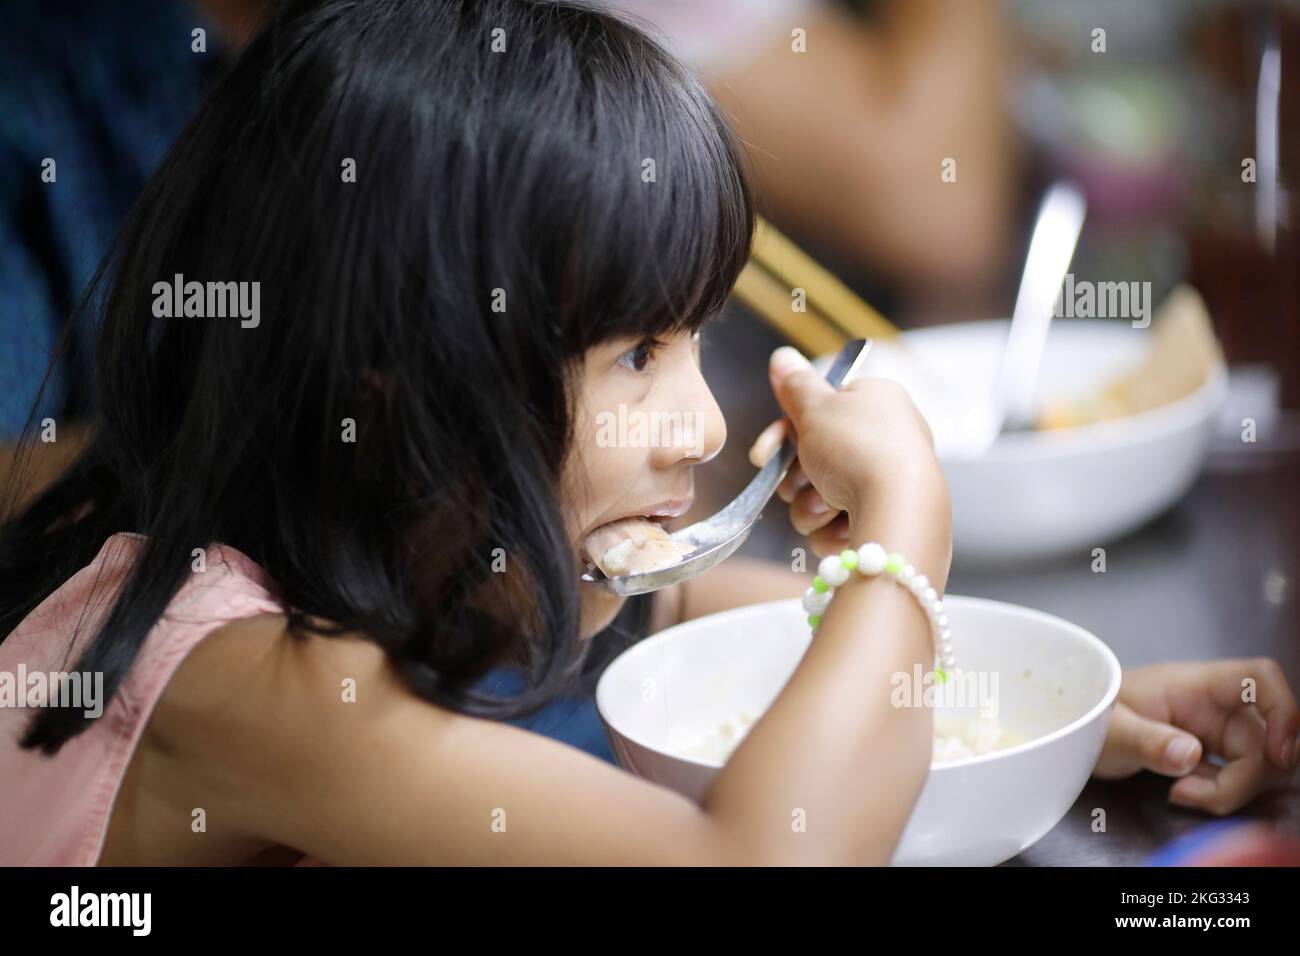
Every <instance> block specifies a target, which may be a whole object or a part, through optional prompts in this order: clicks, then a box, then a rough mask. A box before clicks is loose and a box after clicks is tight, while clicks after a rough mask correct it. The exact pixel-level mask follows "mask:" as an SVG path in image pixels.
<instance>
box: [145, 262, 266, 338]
mask: <svg viewBox="0 0 1300 956" xmlns="http://www.w3.org/2000/svg"><path fill="white" fill-rule="evenodd" d="M153 295H154V299H153V314H154V316H155V317H156V318H159V319H179V318H182V317H184V318H199V319H226V318H235V317H238V318H239V320H240V322H239V325H240V328H244V329H255V328H257V327H258V325H260V324H261V322H262V309H261V304H262V283H260V282H186V281H185V276H183V275H181V274H180V273H179V272H178V273H176V276H175V277H174V278H173V279H172V281H171V282H155V283H154V284H153Z"/></svg>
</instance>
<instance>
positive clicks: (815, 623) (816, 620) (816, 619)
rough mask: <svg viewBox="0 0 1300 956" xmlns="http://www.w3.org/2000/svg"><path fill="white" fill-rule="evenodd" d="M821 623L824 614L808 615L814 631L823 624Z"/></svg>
mask: <svg viewBox="0 0 1300 956" xmlns="http://www.w3.org/2000/svg"><path fill="white" fill-rule="evenodd" d="M821 623H822V616H821V615H820V614H809V615H808V626H809V627H811V628H812V629H813V630H814V631H815V630H817V628H818V627H820V626H821Z"/></svg>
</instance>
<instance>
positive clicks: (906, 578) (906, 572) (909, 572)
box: [898, 564, 916, 585]
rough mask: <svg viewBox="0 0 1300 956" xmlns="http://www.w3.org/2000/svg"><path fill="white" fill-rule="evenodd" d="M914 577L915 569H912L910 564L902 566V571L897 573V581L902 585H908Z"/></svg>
mask: <svg viewBox="0 0 1300 956" xmlns="http://www.w3.org/2000/svg"><path fill="white" fill-rule="evenodd" d="M915 577H916V568H914V567H912V566H911V565H910V564H905V565H903V570H901V571H899V572H898V580H900V581H902V582H903V583H904V584H908V585H910V584H911V583H912V581H913V579H915Z"/></svg>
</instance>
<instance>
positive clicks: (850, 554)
mask: <svg viewBox="0 0 1300 956" xmlns="http://www.w3.org/2000/svg"><path fill="white" fill-rule="evenodd" d="M840 564H842V565H844V570H846V571H852V570H853V569H854V568H856V567H857V566H858V552H856V551H853V550H849V551H841V552H840Z"/></svg>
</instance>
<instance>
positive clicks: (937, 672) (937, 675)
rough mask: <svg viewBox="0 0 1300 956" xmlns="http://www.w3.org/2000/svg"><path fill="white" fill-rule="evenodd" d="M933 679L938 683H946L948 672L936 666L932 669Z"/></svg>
mask: <svg viewBox="0 0 1300 956" xmlns="http://www.w3.org/2000/svg"><path fill="white" fill-rule="evenodd" d="M934 679H935V680H937V681H938V682H939V683H940V684H946V683H948V672H947V671H945V670H944V669H943V668H942V667H936V668H935V669H934Z"/></svg>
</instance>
